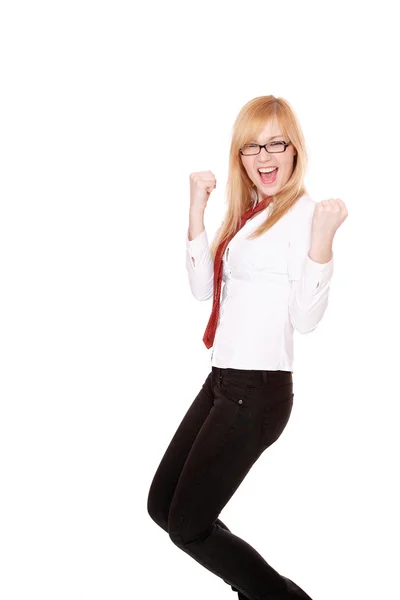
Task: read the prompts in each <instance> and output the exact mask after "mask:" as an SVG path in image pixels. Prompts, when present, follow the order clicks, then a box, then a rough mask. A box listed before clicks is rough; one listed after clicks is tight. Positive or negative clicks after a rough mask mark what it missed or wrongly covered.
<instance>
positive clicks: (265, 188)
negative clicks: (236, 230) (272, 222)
mask: <svg viewBox="0 0 400 600" xmlns="http://www.w3.org/2000/svg"><path fill="white" fill-rule="evenodd" d="M278 141H283V142H288V141H289V140H287V139H285V138H284V137H283V135H282V131H281V129H280V126H279V124H278V123H277V122H276V121H270V122H269V123H268V124H267V125H266V127H265V128H264V129H263V131H262V132H261V133H260V135H259V137H258V139H255V140H248V142H247V143H252V142H253V143H254V142H255V143H257V144H260V145H261V144H266V143H267V142H278ZM295 155H296V151H295V149H294V147H293V145H292V144H291V145H290V146H287V148H286V150H285V152H275V153H273V154H272V153H268V152H267V151H266V149H265V148H262V150H261V152H260V153H259V154H254V155H252V156H243V155H242V154H241V155H240V157H241V159H242V164H243V166H244V168H245V169H246V172H247V175H248V176H249V178H250V179H251V181H252V182H253V184H254V185H255V186H256V188H257V192H258V201H261V200H264V198H265V197H266V196H273V195H274V194H276V193H277V192H278V191H279V190H280V189H281V188H282V187H283V186H284V185H285V183H286V182H287V181H288V180H289V178H290V176H291V174H292V171H293V157H294V156H295ZM264 167H277V170H276V171H275V172H274V176H273V178H272V180H271V181H270V182H269V181H267V179H265V178H264V179H265V180H264V181H263V179H262V178H261V175H260V172H259V170H258V169H260V168H261V169H262V168H264ZM267 178H271V176H268V175H267Z"/></svg>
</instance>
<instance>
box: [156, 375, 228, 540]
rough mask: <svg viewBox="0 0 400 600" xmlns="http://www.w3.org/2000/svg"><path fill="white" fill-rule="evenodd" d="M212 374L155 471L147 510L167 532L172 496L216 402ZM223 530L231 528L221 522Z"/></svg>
mask: <svg viewBox="0 0 400 600" xmlns="http://www.w3.org/2000/svg"><path fill="white" fill-rule="evenodd" d="M211 380H212V372H210V374H209V375H208V376H207V378H206V380H205V382H204V383H203V385H202V388H201V390H200V392H199V393H198V394H197V396H196V398H195V399H194V401H193V403H192V404H191V406H190V407H189V409H188V411H187V412H186V414H185V416H184V417H183V419H182V421H181V423H180V425H179V427H178V428H177V430H176V432H175V434H174V436H173V438H172V440H171V442H170V444H169V445H168V448H167V450H166V451H165V454H164V456H163V457H162V459H161V462H160V464H159V466H158V468H157V470H156V472H155V475H154V477H153V481H152V483H151V485H150V490H149V494H148V499H147V510H148V513H149V515H150V516H151V518H152V519H153V521H155V523H157V525H159V527H161V528H162V529H164V531H166V532H168V515H169V509H170V506H171V501H172V497H173V495H174V492H175V488H176V485H177V483H178V480H179V477H180V475H181V472H182V469H183V465H184V464H185V461H186V459H187V456H188V454H189V452H190V449H191V447H192V445H193V442H194V440H195V439H196V437H197V434H198V433H199V431H200V429H201V427H202V426H203V423H204V421H205V420H206V418H207V416H208V414H209V412H210V410H211V408H212V406H213V402H214V396H213V392H212V383H211ZM218 523H219V524H220V526H221V527H223V528H225V529H228V528H227V526H226V525H225V524H224V523H223V522H222V521H220V520H218Z"/></svg>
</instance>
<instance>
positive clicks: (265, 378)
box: [262, 371, 268, 383]
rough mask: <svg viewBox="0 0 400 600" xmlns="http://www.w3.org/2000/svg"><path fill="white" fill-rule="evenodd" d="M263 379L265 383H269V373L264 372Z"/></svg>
mask: <svg viewBox="0 0 400 600" xmlns="http://www.w3.org/2000/svg"><path fill="white" fill-rule="evenodd" d="M262 378H263V382H264V383H267V381H268V373H267V371H263V372H262Z"/></svg>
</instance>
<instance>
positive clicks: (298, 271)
mask: <svg viewBox="0 0 400 600" xmlns="http://www.w3.org/2000/svg"><path fill="white" fill-rule="evenodd" d="M315 205H316V203H315V202H313V204H312V205H311V206H310V209H309V210H307V212H306V215H305V217H304V220H303V219H302V218H299V219H298V220H297V219H295V226H294V228H293V229H294V231H293V232H292V237H291V240H290V244H289V260H288V274H289V280H290V282H291V287H290V298H289V314H290V319H291V322H292V324H293V327H294V328H295V329H296V330H297V331H298V332H299V333H309V332H310V331H313V330H314V329H315V328H316V327H317V325H318V323H319V322H320V321H321V319H322V317H323V315H324V313H325V311H326V308H327V306H328V301H329V291H330V283H331V280H332V276H333V264H334V257H333V253H332V258H331V260H330V261H329V262H326V263H318V262H316V261H314V260H311V258H310V257H309V256H308V252H309V250H310V248H311V233H312V218H313V214H314V210H315ZM307 208H308V207H307Z"/></svg>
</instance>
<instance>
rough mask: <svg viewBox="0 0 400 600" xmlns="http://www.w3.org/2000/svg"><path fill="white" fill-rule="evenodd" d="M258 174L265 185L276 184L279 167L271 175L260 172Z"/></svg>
mask: <svg viewBox="0 0 400 600" xmlns="http://www.w3.org/2000/svg"><path fill="white" fill-rule="evenodd" d="M258 172H259V174H260V179H261V181H262V182H263V183H274V181H275V180H276V177H277V175H278V167H275V168H274V169H273V170H272V171H270V172H269V173H262V172H260V170H259V171H258Z"/></svg>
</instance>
